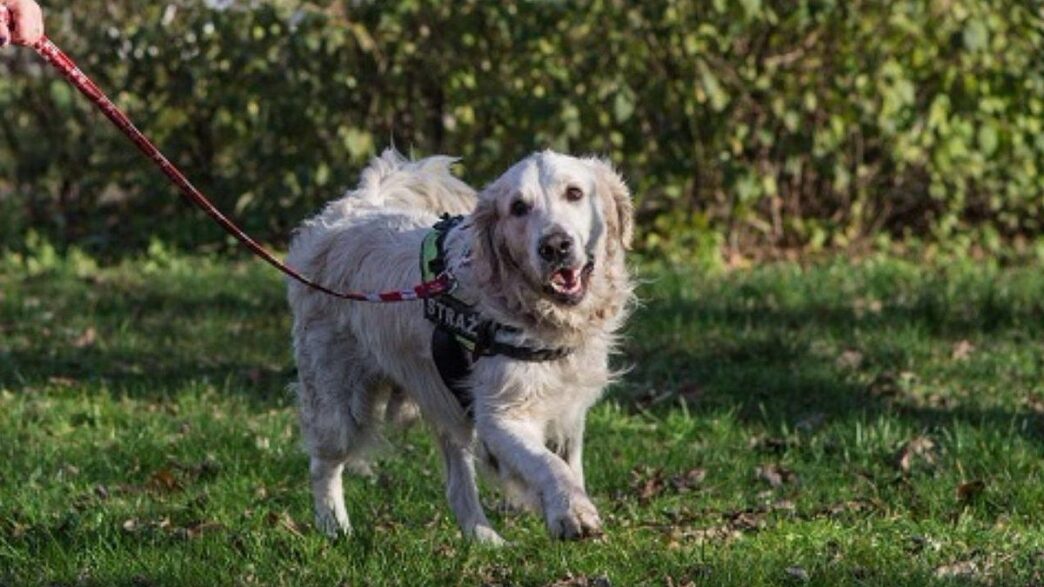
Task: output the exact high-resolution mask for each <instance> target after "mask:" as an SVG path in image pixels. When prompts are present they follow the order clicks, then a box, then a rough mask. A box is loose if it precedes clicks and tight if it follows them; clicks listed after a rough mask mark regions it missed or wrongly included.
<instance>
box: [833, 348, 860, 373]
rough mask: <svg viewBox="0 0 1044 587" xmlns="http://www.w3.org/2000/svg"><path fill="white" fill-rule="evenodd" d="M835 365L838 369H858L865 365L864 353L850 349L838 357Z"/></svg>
mask: <svg viewBox="0 0 1044 587" xmlns="http://www.w3.org/2000/svg"><path fill="white" fill-rule="evenodd" d="M835 364H836V365H837V367H838V369H849V370H855V369H858V368H859V366H860V365H862V364H863V353H861V352H859V351H857V350H852V349H848V350H846V351H844V352H843V353H841V354H840V355H838V357H837V361H835Z"/></svg>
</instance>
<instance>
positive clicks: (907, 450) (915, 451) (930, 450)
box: [895, 436, 938, 475]
mask: <svg viewBox="0 0 1044 587" xmlns="http://www.w3.org/2000/svg"><path fill="white" fill-rule="evenodd" d="M937 460H938V455H937V451H936V446H935V442H933V441H932V439H931V438H928V437H927V436H918V437H916V438H913V439H911V440H909V441H907V442H906V444H904V445H903V446H902V448H900V449H899V451H898V452H897V453H896V455H895V465H896V466H897V467H899V470H900V471H902V472H903V474H904V475H909V474H910V472H911V471H912V470H913V468H914V466H915V465H916V464H917V463H918V462H920V463H923V464H924V465H927V466H929V467H930V466H934V465H935V463H936V461H937Z"/></svg>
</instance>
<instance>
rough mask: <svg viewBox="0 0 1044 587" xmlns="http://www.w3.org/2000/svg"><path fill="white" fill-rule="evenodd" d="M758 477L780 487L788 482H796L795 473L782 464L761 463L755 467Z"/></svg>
mask: <svg viewBox="0 0 1044 587" xmlns="http://www.w3.org/2000/svg"><path fill="white" fill-rule="evenodd" d="M755 472H756V474H757V477H758V479H761V480H762V481H764V482H766V483H768V484H769V485H771V486H772V487H776V488H779V487H782V486H784V485H787V484H789V483H796V482H797V481H798V476H797V473H795V472H793V471H791V470H790V469H787V468H786V467H784V466H782V465H777V464H772V463H770V464H768V465H762V466H760V467H758V468H757V469H756V471H755Z"/></svg>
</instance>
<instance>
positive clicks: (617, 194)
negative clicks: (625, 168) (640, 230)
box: [587, 157, 634, 250]
mask: <svg viewBox="0 0 1044 587" xmlns="http://www.w3.org/2000/svg"><path fill="white" fill-rule="evenodd" d="M587 163H588V165H590V166H591V169H593V170H594V176H595V186H596V188H597V190H598V194H599V197H601V198H602V201H603V203H604V204H603V208H604V209H605V212H606V216H607V218H606V223H607V224H608V226H609V231H610V233H612V234H615V235H616V238H617V239H618V240H619V241H620V244H621V246H623V248H624V250H630V248H631V243H632V242H633V240H634V204H633V202H632V200H631V190H629V189H627V184H626V183H624V180H623V178H622V177H620V174H619V173H617V172H616V170H615V169H613V166H612V164H611V163H609V162H608V161H605V160H604V159H598V158H595V157H592V158H590V159H588V160H587Z"/></svg>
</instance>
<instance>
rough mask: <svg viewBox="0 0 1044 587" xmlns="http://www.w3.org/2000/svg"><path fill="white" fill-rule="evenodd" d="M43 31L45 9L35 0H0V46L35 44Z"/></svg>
mask: <svg viewBox="0 0 1044 587" xmlns="http://www.w3.org/2000/svg"><path fill="white" fill-rule="evenodd" d="M5 8H6V10H5ZM43 33H44V25H43V11H42V10H40V5H39V4H37V3H36V2H35V1H34V0H0V48H2V47H6V46H7V45H9V44H10V43H12V42H14V43H15V44H16V45H33V44H35V43H36V42H37V41H39V40H40V37H42V36H43Z"/></svg>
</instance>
